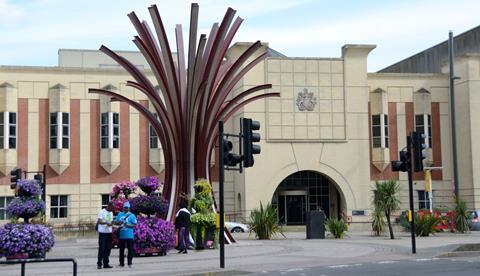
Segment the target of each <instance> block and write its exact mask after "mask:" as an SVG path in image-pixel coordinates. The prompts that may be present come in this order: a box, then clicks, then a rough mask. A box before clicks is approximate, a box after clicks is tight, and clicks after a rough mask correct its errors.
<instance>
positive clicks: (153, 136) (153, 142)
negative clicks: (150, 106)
mask: <svg viewBox="0 0 480 276" xmlns="http://www.w3.org/2000/svg"><path fill="white" fill-rule="evenodd" d="M154 116H155V118H158V116H157V114H156V113H155V114H154ZM148 134H149V141H150V148H151V149H159V148H161V147H160V140H159V139H158V135H157V132H156V131H155V129H154V128H153V126H152V125H150V127H149V132H148Z"/></svg>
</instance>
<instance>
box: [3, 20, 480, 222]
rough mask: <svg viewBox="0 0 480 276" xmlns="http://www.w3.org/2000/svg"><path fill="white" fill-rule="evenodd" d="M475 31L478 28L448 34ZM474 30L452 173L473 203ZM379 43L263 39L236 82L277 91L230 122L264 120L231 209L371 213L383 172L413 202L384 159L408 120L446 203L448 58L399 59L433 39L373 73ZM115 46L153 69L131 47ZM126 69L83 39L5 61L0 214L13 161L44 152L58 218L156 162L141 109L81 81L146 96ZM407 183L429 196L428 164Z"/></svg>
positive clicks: (423, 199) (85, 212) (24, 164)
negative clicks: (40, 55) (332, 48)
mask: <svg viewBox="0 0 480 276" xmlns="http://www.w3.org/2000/svg"><path fill="white" fill-rule="evenodd" d="M478 32H479V31H478V30H477V29H473V30H471V31H469V32H466V33H464V34H462V35H459V36H458V37H456V40H455V41H459V42H460V41H462V39H466V40H468V38H471V37H472V36H475V34H477V33H478ZM468 41H470V43H473V44H475V45H476V48H471V47H470V48H468V47H464V48H465V49H466V50H465V52H461V51H457V55H456V59H455V67H456V74H457V76H459V77H460V78H461V79H460V80H457V81H456V83H455V88H456V91H457V92H456V95H457V98H456V99H457V101H456V110H457V113H456V114H457V117H456V120H457V121H456V122H457V123H456V126H457V141H458V150H459V153H458V164H459V185H460V195H461V198H462V199H464V200H465V201H466V202H467V203H468V207H469V208H470V209H478V208H479V207H480V193H479V192H480V190H479V188H480V170H479V169H480V168H479V166H480V150H479V147H480V146H476V145H475V144H474V141H476V140H477V139H478V138H480V131H478V130H477V128H476V127H475V126H477V125H479V124H478V122H477V121H479V120H480V117H479V116H478V113H476V112H478V111H479V110H480V98H479V97H480V95H477V94H478V93H476V92H477V91H478V88H480V87H478V86H480V82H479V81H480V74H479V72H480V56H479V55H478V54H477V53H479V52H480V51H479V50H478V48H479V47H480V42H478V41H473V40H472V39H470V40H468ZM249 45H250V43H236V44H235V45H233V46H232V47H231V49H230V50H229V52H228V54H227V58H228V59H236V58H237V57H238V55H239V54H240V53H241V51H242V50H244V49H246V47H248V46H249ZM442 45H443V44H439V45H437V46H434V47H432V48H431V49H433V50H435V49H439V48H441V47H443V46H442ZM435 47H437V48H435ZM467 48H468V49H467ZM374 49H375V45H345V46H343V47H342V55H341V57H338V58H292V57H286V56H284V55H282V54H280V53H278V52H276V51H274V50H272V49H271V48H269V47H268V45H267V44H264V46H263V50H265V51H268V53H269V55H268V58H267V59H266V60H265V61H264V62H262V63H260V64H259V65H257V66H256V67H254V68H253V69H252V70H251V71H250V72H249V73H248V74H247V75H246V76H245V77H244V78H243V79H242V80H241V81H240V82H239V83H238V85H237V86H236V88H235V89H236V91H243V90H245V89H248V88H250V87H252V86H254V85H258V84H264V83H271V84H272V85H273V87H272V89H271V91H269V92H280V93H281V96H280V97H279V98H268V99H264V100H259V101H256V102H253V103H251V104H250V105H247V106H246V107H245V108H244V109H243V110H241V111H240V112H238V113H237V114H236V115H235V116H234V118H232V119H231V120H230V121H229V122H228V123H227V125H226V132H231V133H238V132H239V118H240V117H247V118H253V119H254V120H258V121H260V123H261V130H260V133H261V136H262V141H261V143H260V144H261V147H262V153H261V154H260V155H257V156H255V165H254V166H253V167H251V168H248V169H246V170H245V171H244V173H243V174H238V173H233V172H228V173H227V181H226V195H225V197H226V210H227V213H228V216H229V219H235V220H243V219H245V217H246V216H248V213H249V211H250V210H252V209H253V208H256V207H258V206H259V203H260V202H262V203H267V202H272V203H273V204H275V205H277V207H278V218H279V221H280V222H282V223H286V224H304V223H305V214H306V212H307V211H310V210H318V209H322V210H324V211H325V213H326V214H327V216H329V217H342V218H344V219H345V220H347V221H349V222H352V223H353V224H357V223H358V225H361V224H362V223H363V224H364V225H366V224H365V223H366V222H369V221H370V209H371V200H372V195H373V192H372V189H373V185H374V183H375V181H377V180H388V179H395V180H398V181H400V183H401V198H400V199H401V201H402V208H403V209H407V206H408V197H407V195H408V189H407V179H406V174H404V173H397V172H392V171H391V168H390V161H392V160H397V159H398V158H399V157H398V152H399V151H400V150H401V149H402V148H404V147H405V145H406V136H407V134H408V133H409V132H410V131H414V130H417V131H421V132H423V133H425V134H426V139H425V143H426V144H427V146H428V147H429V157H428V159H429V161H430V163H431V164H432V165H433V166H437V167H439V166H442V167H443V170H442V171H434V172H433V175H432V177H433V195H434V196H433V204H434V207H438V208H444V207H451V206H452V195H453V189H452V154H451V152H452V150H451V148H452V145H451V131H450V108H449V102H450V99H449V77H448V74H447V73H448V71H447V70H448V66H447V64H446V63H444V62H445V59H444V58H443V60H435V62H434V63H435V66H433V67H432V68H433V69H432V68H427V69H422V70H419V69H418V68H413V67H412V68H410V69H411V70H410V71H409V70H407V69H405V68H404V67H402V66H403V65H404V64H415V62H414V61H417V63H416V64H418V63H419V62H418V61H419V58H418V57H421V56H423V55H428V51H429V50H431V49H429V50H427V51H424V52H421V53H420V54H418V55H417V56H413V57H412V58H409V59H407V60H405V61H401V62H399V64H397V65H393V66H392V67H389V68H386V69H384V70H382V71H380V72H377V73H369V72H367V62H368V55H369V53H370V52H371V51H374ZM472 49H473V50H472ZM467 50H468V51H470V52H468V51H467ZM120 55H123V56H125V57H127V58H128V59H130V60H132V61H133V63H134V64H135V65H137V66H139V67H141V68H143V69H144V70H145V72H146V73H147V75H148V76H150V78H152V80H153V79H154V78H153V75H152V74H151V71H150V69H149V67H148V64H147V63H146V62H145V61H144V60H143V59H142V57H141V56H140V55H139V53H137V52H120ZM436 56H437V57H444V55H443V56H442V55H436ZM252 58H254V57H252ZM412 61H413V62H412ZM427 63H428V64H430V63H432V62H427ZM129 79H130V76H129V75H128V74H127V73H126V72H125V71H124V70H122V69H121V68H120V67H119V66H118V65H116V64H115V63H114V62H113V61H112V60H110V59H109V58H108V57H107V56H105V55H103V54H102V53H100V52H98V51H91V50H60V51H59V65H58V66H55V67H25V66H1V67H0V124H3V125H2V126H0V129H1V130H3V132H0V133H1V135H0V144H1V145H2V147H1V149H0V173H1V177H0V219H6V215H5V205H6V203H7V201H8V200H9V197H10V196H11V195H12V191H11V190H10V187H9V181H10V176H9V172H10V170H11V169H13V168H15V167H20V168H22V169H24V170H28V171H36V170H40V169H41V167H42V166H43V165H44V164H45V165H46V166H47V217H48V219H49V221H51V222H52V223H56V224H62V223H72V222H74V223H77V222H87V221H92V220H93V219H94V218H95V216H96V214H97V212H98V210H99V209H100V207H101V206H102V204H106V202H107V201H108V193H109V192H110V190H111V187H112V186H113V185H114V184H115V183H117V182H120V181H122V180H125V179H130V180H136V179H139V178H140V177H144V176H147V175H159V176H160V177H161V176H162V171H163V168H164V162H163V155H162V151H161V149H160V146H159V143H158V140H157V137H156V136H155V133H154V132H151V131H150V130H149V125H148V122H147V121H146V120H145V119H144V118H143V117H142V116H140V115H139V113H138V112H137V111H136V110H134V109H133V108H130V107H129V106H128V105H126V104H124V103H110V102H109V101H108V99H106V98H104V97H102V96H98V95H96V94H89V93H88V89H89V88H105V89H109V90H117V91H119V92H120V93H122V94H124V95H126V96H128V97H130V98H134V99H136V100H138V101H140V103H142V104H144V105H146V106H148V101H147V99H146V98H145V97H144V96H143V95H141V94H140V93H138V92H136V91H134V90H133V89H132V88H129V87H126V85H125V83H126V81H127V80H129ZM477 117H478V118H477ZM2 141H3V144H2ZM214 163H215V162H212V172H213V175H214V176H215V175H217V174H216V173H215V172H216V171H217V170H218V167H217V166H215V165H214ZM214 188H215V189H216V188H217V183H214ZM414 189H415V208H425V207H428V195H427V193H426V191H425V182H424V175H423V173H416V174H415V175H414Z"/></svg>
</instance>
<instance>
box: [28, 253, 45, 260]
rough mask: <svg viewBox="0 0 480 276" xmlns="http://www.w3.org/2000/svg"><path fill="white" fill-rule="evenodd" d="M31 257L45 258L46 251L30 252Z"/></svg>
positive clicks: (29, 256)
mask: <svg viewBox="0 0 480 276" xmlns="http://www.w3.org/2000/svg"><path fill="white" fill-rule="evenodd" d="M28 258H30V259H45V252H35V253H30V254H28Z"/></svg>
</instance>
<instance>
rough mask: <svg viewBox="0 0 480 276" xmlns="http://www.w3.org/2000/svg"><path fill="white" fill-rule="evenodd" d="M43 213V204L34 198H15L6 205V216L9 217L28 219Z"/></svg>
mask: <svg viewBox="0 0 480 276" xmlns="http://www.w3.org/2000/svg"><path fill="white" fill-rule="evenodd" d="M44 211H45V203H44V202H43V201H41V200H40V199H38V198H35V197H30V198H27V197H15V198H14V199H13V200H12V201H11V202H10V203H9V204H8V205H7V215H9V216H11V217H21V218H24V219H29V218H33V217H34V216H36V215H38V214H39V213H41V212H44Z"/></svg>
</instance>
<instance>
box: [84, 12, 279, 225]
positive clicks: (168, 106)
mask: <svg viewBox="0 0 480 276" xmlns="http://www.w3.org/2000/svg"><path fill="white" fill-rule="evenodd" d="M148 10H149V13H150V17H151V19H152V22H153V26H154V30H152V29H150V26H149V25H148V23H147V22H146V21H140V20H139V18H138V17H137V15H136V14H135V13H134V12H132V13H130V14H129V15H128V17H129V18H130V20H131V22H132V24H133V26H134V27H135V29H136V31H137V33H138V35H136V36H135V37H134V39H133V42H134V43H135V45H136V46H137V47H138V49H139V50H140V52H141V53H142V55H143V56H144V57H145V59H146V61H147V62H148V64H149V66H150V68H151V70H152V73H153V75H154V76H155V79H156V82H157V84H158V89H157V88H156V86H155V85H154V84H153V83H152V82H151V81H150V79H149V78H148V77H147V76H146V75H145V74H144V73H143V72H142V71H141V70H140V69H139V68H137V67H136V66H135V65H134V64H133V63H132V62H130V61H129V60H127V59H126V58H124V57H122V56H119V55H118V54H116V53H115V52H113V51H112V50H110V49H109V48H107V47H106V46H103V45H102V46H101V47H100V51H102V52H104V53H105V54H107V55H108V56H109V57H111V58H112V59H113V60H115V61H116V62H117V63H118V64H119V65H120V66H122V67H123V68H124V69H125V70H126V71H128V73H129V74H130V75H131V77H132V78H133V81H130V80H129V81H127V82H126V85H127V86H129V87H133V88H135V89H136V90H138V91H140V92H141V93H144V94H145V95H146V96H147V97H148V99H149V100H150V104H151V105H152V106H153V109H154V110H155V113H156V114H154V113H152V112H151V111H150V110H149V109H148V108H146V107H145V106H143V105H141V104H140V103H139V102H137V101H135V100H132V99H129V98H127V97H126V96H124V95H120V94H118V93H115V92H112V91H108V90H104V89H89V92H90V93H98V94H101V95H106V96H109V97H111V98H112V100H114V101H123V102H126V103H128V104H129V105H130V106H132V107H133V108H135V109H137V110H138V111H139V112H140V114H142V115H143V116H145V117H146V118H147V120H148V121H149V123H150V124H151V125H152V126H153V128H154V129H155V131H156V133H157V135H158V138H159V140H160V143H161V145H162V149H163V154H164V157H165V179H164V180H165V187H164V194H165V197H166V198H167V199H168V201H169V202H170V203H171V204H170V206H169V210H168V219H172V217H173V214H174V212H175V210H176V209H177V205H178V203H179V195H180V193H186V194H188V193H189V192H190V188H191V185H193V183H194V180H195V179H200V178H205V179H207V180H209V182H210V183H211V179H210V172H209V169H210V168H209V163H210V158H211V155H212V150H213V148H214V145H215V140H216V139H215V137H216V135H217V125H218V122H219V121H221V120H223V121H226V120H228V119H229V118H230V117H231V116H232V115H233V114H235V112H237V111H238V110H239V109H240V108H242V107H243V106H245V105H246V104H248V103H250V102H252V101H255V100H258V99H262V98H265V97H272V96H277V97H278V96H280V94H279V93H265V94H260V95H255V94H254V93H255V92H258V91H261V90H264V89H269V88H271V87H272V85H271V84H263V85H258V86H254V87H252V88H249V89H247V90H245V91H243V92H241V93H238V94H237V95H236V96H235V97H233V98H232V99H230V100H227V98H229V95H230V94H231V92H232V91H233V88H234V86H235V85H236V84H237V83H238V82H239V81H240V80H241V79H242V78H243V76H245V74H246V73H247V72H248V71H249V70H250V69H252V68H253V67H254V66H255V65H256V64H258V63H259V62H261V61H263V60H264V59H265V58H266V56H267V53H266V52H263V53H261V54H260V55H258V56H257V57H255V58H252V57H253V55H254V54H256V52H257V51H258V50H259V49H260V48H261V47H262V45H261V43H260V41H257V42H255V43H253V44H252V45H251V46H250V47H248V49H246V50H245V51H244V52H243V53H242V54H241V55H239V57H238V58H237V59H236V60H234V61H232V60H224V57H225V54H226V52H227V50H228V48H229V46H230V44H231V42H232V40H233V37H234V36H235V33H236V32H237V30H238V28H239V27H240V25H241V23H242V21H243V19H241V18H240V17H237V18H236V19H235V20H234V15H235V10H233V9H231V8H229V9H228V10H227V12H226V13H225V16H224V18H223V20H222V22H221V23H220V24H218V23H215V24H213V26H212V29H211V31H210V34H209V35H208V37H207V36H206V35H205V34H201V35H200V38H199V40H197V26H198V10H199V8H198V4H195V3H194V4H192V6H191V16H190V32H189V41H188V50H187V51H185V48H184V42H183V35H182V26H181V25H176V28H175V36H176V44H177V48H176V52H177V55H176V60H175V61H176V62H175V61H174V55H173V54H172V49H170V44H169V42H168V39H167V35H166V31H165V28H164V24H163V21H162V19H161V17H160V13H159V10H158V8H157V6H156V5H152V6H150V7H149V8H148ZM232 22H233V23H232ZM155 34H156V36H155ZM185 57H187V59H186V60H185ZM251 58H252V59H251ZM155 115H158V117H157V116H155Z"/></svg>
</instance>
